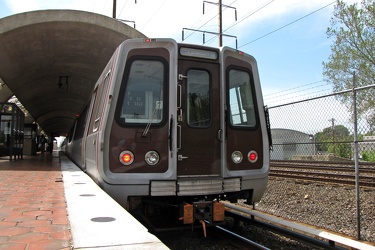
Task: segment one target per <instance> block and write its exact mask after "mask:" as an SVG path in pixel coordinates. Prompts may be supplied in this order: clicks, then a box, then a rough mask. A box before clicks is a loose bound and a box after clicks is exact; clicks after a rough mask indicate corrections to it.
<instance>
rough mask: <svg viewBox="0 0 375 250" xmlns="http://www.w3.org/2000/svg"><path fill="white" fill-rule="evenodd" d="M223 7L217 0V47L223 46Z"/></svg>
mask: <svg viewBox="0 0 375 250" xmlns="http://www.w3.org/2000/svg"><path fill="white" fill-rule="evenodd" d="M222 15H223V6H222V3H221V0H219V47H221V46H223V16H222Z"/></svg>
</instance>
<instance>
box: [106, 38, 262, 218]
mask: <svg viewBox="0 0 375 250" xmlns="http://www.w3.org/2000/svg"><path fill="white" fill-rule="evenodd" d="M118 58H119V59H118V62H117V65H116V68H115V73H114V74H115V78H114V81H115V84H114V86H115V87H114V88H113V89H112V91H111V93H112V100H111V101H112V103H113V104H116V105H112V108H111V109H110V110H109V111H108V119H107V122H108V124H107V127H106V129H105V130H104V131H105V132H104V133H103V135H102V136H103V141H105V143H104V144H103V152H104V154H103V159H102V161H103V164H102V167H101V168H102V169H99V171H100V172H102V176H103V180H104V181H103V183H102V186H103V188H104V189H105V190H106V191H107V192H108V193H109V194H110V195H111V196H112V197H114V198H115V199H116V200H117V201H118V202H119V203H120V204H122V205H124V206H126V207H127V208H128V209H129V210H134V209H137V208H138V209H139V208H141V209H143V210H144V212H145V213H147V214H150V215H152V214H157V213H160V211H164V212H166V213H168V214H174V215H175V216H176V217H178V218H179V219H180V220H182V221H183V223H185V224H188V223H193V222H194V221H196V220H208V221H211V222H212V221H221V220H223V219H224V206H223V205H222V204H221V203H219V201H220V200H229V201H232V202H236V201H237V200H238V199H246V202H247V203H249V204H252V203H253V202H255V201H258V200H259V199H260V198H261V196H262V195H263V193H264V191H265V188H266V185H267V178H268V171H269V141H268V134H267V124H266V117H265V112H264V105H263V101H262V94H261V89H260V83H259V77H258V70H257V65H256V62H255V60H254V58H252V57H251V56H248V55H245V54H243V53H239V52H238V51H236V50H232V49H229V48H223V49H216V48H209V47H203V46H196V45H187V44H177V43H176V42H175V41H173V40H171V39H151V40H142V39H137V40H130V41H126V42H125V43H123V44H122V45H121V49H120V52H119V56H118ZM104 138H109V141H108V140H105V139H104Z"/></svg>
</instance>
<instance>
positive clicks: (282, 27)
mask: <svg viewBox="0 0 375 250" xmlns="http://www.w3.org/2000/svg"><path fill="white" fill-rule="evenodd" d="M334 3H336V1H333V2H331V3H329V4H327V5H325V6H323V7H321V8H319V9H317V10H315V11H313V12H310V13H308V14H307V15H304V16H302V17H300V18H298V19H296V20H294V21H292V22H290V23H288V24H285V25H283V26H281V27H280V28H278V29H275V30H273V31H271V32H268V33H267V34H265V35H263V36H260V37H258V38H256V39H254V40H251V41H250V42H248V43H245V44H244V45H241V46H239V48H242V47H245V46H246V45H249V44H250V43H253V42H256V41H258V40H260V39H262V38H264V37H266V36H269V35H271V34H273V33H275V32H277V31H279V30H281V29H284V28H286V27H288V26H290V25H292V24H294V23H296V22H298V21H301V20H302V19H304V18H306V17H308V16H311V15H312V14H315V13H316V12H318V11H321V10H322V9H325V8H327V7H329V6H331V5H332V4H334Z"/></svg>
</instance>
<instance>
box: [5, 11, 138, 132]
mask: <svg viewBox="0 0 375 250" xmlns="http://www.w3.org/2000/svg"><path fill="white" fill-rule="evenodd" d="M129 38H145V36H144V35H143V34H142V33H140V32H138V31H137V30H135V29H133V28H131V27H130V26H128V25H126V24H124V23H122V22H119V21H117V20H115V19H112V18H109V17H106V16H103V15H99V14H94V13H89V12H83V11H73V10H43V11H33V12H27V13H22V14H17V15H13V16H9V17H5V18H2V19H0V78H1V79H2V80H3V82H4V83H5V85H4V84H2V83H0V84H1V85H3V86H2V88H1V90H0V102H4V101H7V100H8V99H9V98H10V97H11V95H13V94H14V95H15V96H16V97H17V98H18V100H19V101H20V102H21V103H22V104H23V106H24V107H25V108H26V109H27V110H28V111H29V113H30V115H31V116H32V118H33V119H35V121H36V122H37V123H38V124H39V126H40V127H41V128H42V129H43V131H44V132H45V133H46V134H47V135H51V134H60V135H65V134H67V133H68V132H69V129H70V128H71V126H72V125H73V122H74V119H75V118H76V115H77V114H80V112H81V111H82V110H83V108H84V106H85V105H86V104H87V102H88V100H89V98H90V96H91V91H92V89H93V87H94V85H95V83H96V81H97V79H98V77H99V76H100V74H101V72H102V70H103V69H104V67H105V65H106V64H107V62H108V60H109V59H110V57H111V56H112V54H113V52H114V51H115V49H116V48H117V46H118V45H119V44H120V43H121V42H123V41H124V40H126V39H129ZM61 76H68V78H67V79H68V84H66V78H65V77H62V78H61V83H62V84H60V85H61V87H60V86H59V83H60V77H61ZM1 79H0V81H1Z"/></svg>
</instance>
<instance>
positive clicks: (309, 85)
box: [265, 80, 324, 96]
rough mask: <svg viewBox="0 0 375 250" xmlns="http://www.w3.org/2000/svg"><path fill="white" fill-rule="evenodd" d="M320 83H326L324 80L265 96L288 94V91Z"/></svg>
mask: <svg viewBox="0 0 375 250" xmlns="http://www.w3.org/2000/svg"><path fill="white" fill-rule="evenodd" d="M320 82H324V80H320V81H316V82H311V83H307V84H304V85H300V86H297V87H294V88H290V89H285V90H281V91H278V92H275V93H271V94H268V95H265V96H271V95H277V94H280V93H284V92H288V91H291V90H296V89H300V88H304V87H307V86H311V85H314V84H316V83H320Z"/></svg>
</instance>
